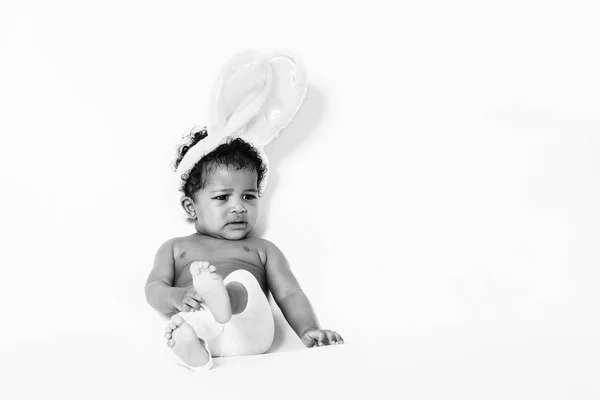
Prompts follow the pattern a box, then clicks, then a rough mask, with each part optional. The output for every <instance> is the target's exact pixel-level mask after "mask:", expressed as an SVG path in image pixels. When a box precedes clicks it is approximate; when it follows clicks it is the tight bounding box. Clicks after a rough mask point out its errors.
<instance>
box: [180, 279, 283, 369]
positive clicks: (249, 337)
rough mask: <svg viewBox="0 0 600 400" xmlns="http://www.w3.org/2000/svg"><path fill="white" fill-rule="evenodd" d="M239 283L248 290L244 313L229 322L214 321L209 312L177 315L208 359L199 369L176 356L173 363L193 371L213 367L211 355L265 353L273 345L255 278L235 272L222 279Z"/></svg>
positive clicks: (265, 307) (264, 303)
mask: <svg viewBox="0 0 600 400" xmlns="http://www.w3.org/2000/svg"><path fill="white" fill-rule="evenodd" d="M229 282H239V283H241V284H242V285H244V286H245V287H246V290H247V291H248V303H247V305H246V308H245V309H244V311H242V312H241V313H239V314H237V315H232V316H231V319H230V320H229V322H227V323H225V324H220V323H218V322H217V321H215V319H214V317H213V315H212V313H211V312H210V311H209V310H201V311H193V312H180V313H179V315H181V317H182V318H183V319H184V320H185V321H186V322H187V323H188V324H190V325H191V326H192V328H194V331H195V332H196V335H197V336H198V338H199V339H202V341H203V342H204V347H205V348H206V351H207V352H208V356H209V360H208V363H206V365H204V366H202V367H191V366H189V365H187V364H186V363H185V362H184V361H183V360H181V358H179V357H178V356H177V355H176V354H175V353H172V354H173V356H174V358H175V362H176V363H177V364H179V365H183V366H185V367H188V368H190V369H192V370H194V371H200V370H208V369H210V368H212V365H213V359H212V358H213V356H215V357H226V356H230V357H231V356H245V355H252V354H262V353H265V352H266V351H267V350H269V348H270V347H271V344H272V343H273V336H274V333H275V325H274V321H273V312H272V310H271V305H270V304H269V300H268V299H267V298H266V296H265V294H264V292H263V291H262V289H261V287H260V285H259V284H258V282H257V281H256V278H255V277H254V276H253V275H252V274H251V273H250V272H248V271H245V270H241V269H238V270H236V271H233V272H232V273H230V274H229V275H228V276H227V277H226V278H225V280H224V283H225V284H228V283H229Z"/></svg>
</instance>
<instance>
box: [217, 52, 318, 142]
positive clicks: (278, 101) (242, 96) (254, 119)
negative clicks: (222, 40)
mask: <svg viewBox="0 0 600 400" xmlns="http://www.w3.org/2000/svg"><path fill="white" fill-rule="evenodd" d="M306 91H307V85H306V71H305V69H304V65H303V64H302V62H301V61H300V60H299V59H298V57H295V56H293V55H291V54H290V53H284V52H272V53H261V52H258V51H253V50H249V51H244V52H241V53H238V54H236V55H234V56H233V57H232V58H231V59H230V60H229V61H228V62H227V63H226V64H225V65H224V66H223V67H222V68H221V70H220V72H219V74H218V76H217V79H216V81H215V84H214V87H213V93H212V97H211V101H210V105H211V109H210V114H209V130H208V133H209V135H211V134H214V135H218V136H219V137H223V136H240V137H242V138H244V139H246V140H247V141H249V142H251V143H253V144H254V145H255V146H257V147H264V146H265V145H267V144H268V143H269V142H270V141H271V140H273V139H274V138H275V137H276V136H277V134H279V132H280V131H281V130H282V129H283V128H285V127H286V126H287V125H288V124H289V123H290V121H291V120H292V118H293V117H294V115H296V112H297V111H298V110H299V109H300V106H301V105H302V102H303V100H304V97H305V96H306Z"/></svg>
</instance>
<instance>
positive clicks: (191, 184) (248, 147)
mask: <svg viewBox="0 0 600 400" xmlns="http://www.w3.org/2000/svg"><path fill="white" fill-rule="evenodd" d="M207 136H208V132H207V130H206V127H204V128H202V129H200V130H197V131H194V130H192V131H191V132H190V134H189V135H188V136H186V139H187V140H186V143H183V144H181V145H180V146H179V147H178V148H177V157H176V159H175V161H174V162H173V169H175V170H176V169H177V167H178V166H179V163H181V160H183V157H184V156H185V154H186V153H187V152H188V151H189V150H190V149H191V148H192V147H193V146H194V145H195V144H196V143H198V142H199V141H201V140H202V139H204V138H206V137H207ZM219 167H226V168H231V169H234V170H236V171H240V170H245V171H255V172H256V175H257V182H256V185H257V187H258V188H259V190H260V184H261V182H262V180H263V179H264V177H265V174H266V172H267V166H266V165H265V163H264V162H263V160H262V158H261V157H260V154H259V153H258V151H257V150H256V148H255V147H254V146H253V145H252V144H250V143H248V142H246V141H245V140H243V139H240V138H229V139H227V141H226V142H225V143H223V144H221V145H219V146H218V147H217V148H216V149H214V150H212V151H211V152H210V153H208V154H206V155H205V156H204V157H202V158H201V159H200V161H198V162H197V163H196V164H195V165H194V166H193V167H192V168H191V169H190V170H189V171H185V172H184V173H183V174H182V175H181V181H182V182H181V186H180V187H179V190H180V191H181V192H183V194H184V195H185V196H189V197H192V196H193V195H194V194H195V193H196V192H197V191H198V190H200V189H204V188H205V187H206V184H207V177H208V176H209V174H210V173H211V172H212V171H214V170H215V169H216V168H219ZM259 195H260V193H259Z"/></svg>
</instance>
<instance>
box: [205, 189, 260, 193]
mask: <svg viewBox="0 0 600 400" xmlns="http://www.w3.org/2000/svg"><path fill="white" fill-rule="evenodd" d="M219 192H225V193H231V192H233V188H222V189H215V190H212V191H211V193H219ZM244 192H253V193H258V190H256V189H246V190H244Z"/></svg>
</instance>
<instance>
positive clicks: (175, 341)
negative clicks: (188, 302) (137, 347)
mask: <svg viewBox="0 0 600 400" xmlns="http://www.w3.org/2000/svg"><path fill="white" fill-rule="evenodd" d="M165 339H167V345H168V346H169V347H170V348H171V349H173V352H174V353H175V354H176V355H177V356H178V357H179V358H180V359H181V360H182V361H183V362H184V363H185V364H186V365H187V366H189V367H191V368H192V369H194V368H195V367H202V366H207V367H210V366H209V365H208V364H209V362H210V361H212V357H211V356H210V354H209V353H208V351H207V350H206V348H205V347H204V345H203V344H202V342H201V340H200V339H198V336H197V335H196V332H195V331H194V329H193V328H192V327H191V326H190V324H188V323H187V322H185V321H184V320H183V318H181V316H180V315H174V316H173V317H172V318H171V321H169V324H168V325H167V327H166V328H165Z"/></svg>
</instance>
